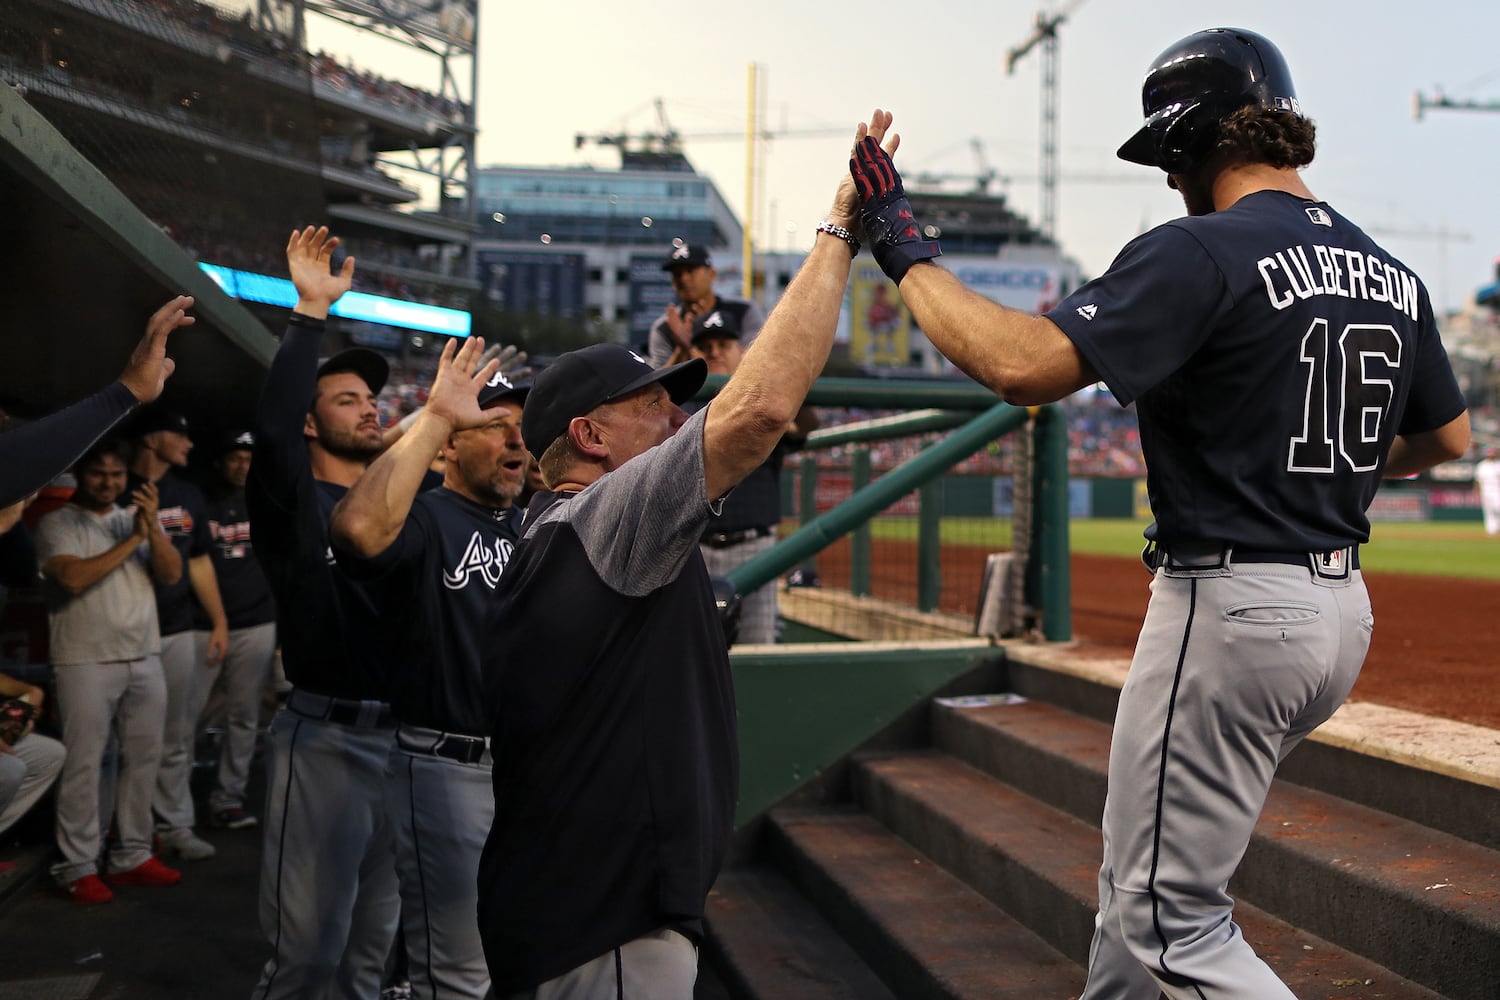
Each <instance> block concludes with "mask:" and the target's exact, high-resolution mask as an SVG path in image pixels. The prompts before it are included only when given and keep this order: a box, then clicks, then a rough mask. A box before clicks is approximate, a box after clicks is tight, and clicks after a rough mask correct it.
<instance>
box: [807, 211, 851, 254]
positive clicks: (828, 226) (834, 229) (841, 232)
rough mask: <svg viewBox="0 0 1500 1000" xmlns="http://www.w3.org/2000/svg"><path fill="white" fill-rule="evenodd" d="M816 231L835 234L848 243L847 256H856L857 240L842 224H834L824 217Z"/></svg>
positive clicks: (830, 234)
mask: <svg viewBox="0 0 1500 1000" xmlns="http://www.w3.org/2000/svg"><path fill="white" fill-rule="evenodd" d="M816 232H820V233H827V234H828V235H829V236H837V237H838V238H839V239H841V240H843V241H844V242H845V243H847V244H849V256H851V257H855V256H858V254H859V240H857V239H855V237H854V234H853V233H851V232H850V231H849V230H847V229H845V228H844V227H843V226H835V225H834V224H833V223H831V222H829V221H828V220H827V219H824V220H823V221H822V222H820V223H818V228H817V230H816Z"/></svg>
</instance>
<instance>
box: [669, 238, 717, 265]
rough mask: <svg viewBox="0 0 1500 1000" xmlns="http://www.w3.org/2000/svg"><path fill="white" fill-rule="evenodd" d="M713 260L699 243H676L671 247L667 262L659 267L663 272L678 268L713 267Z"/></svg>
mask: <svg viewBox="0 0 1500 1000" xmlns="http://www.w3.org/2000/svg"><path fill="white" fill-rule="evenodd" d="M713 266H714V261H713V258H712V257H710V256H709V255H708V248H707V247H705V246H703V245H702V244H701V243H678V244H676V245H675V246H673V247H672V252H671V253H669V254H667V262H666V263H665V264H663V265H662V266H661V269H662V270H663V271H673V270H676V269H677V268H679V267H713Z"/></svg>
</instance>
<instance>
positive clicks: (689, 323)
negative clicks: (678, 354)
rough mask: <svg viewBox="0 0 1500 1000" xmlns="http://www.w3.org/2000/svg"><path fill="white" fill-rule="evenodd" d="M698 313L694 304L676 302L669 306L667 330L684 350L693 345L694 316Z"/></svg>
mask: <svg viewBox="0 0 1500 1000" xmlns="http://www.w3.org/2000/svg"><path fill="white" fill-rule="evenodd" d="M696 315H697V312H696V310H695V309H694V308H693V307H692V306H685V307H684V306H679V305H678V304H677V303H675V302H674V303H672V304H671V305H669V306H667V332H668V333H670V334H671V335H672V339H673V340H674V341H675V342H676V343H677V345H678V346H679V347H681V348H683V349H684V350H687V349H691V348H692V346H693V318H694V316H696Z"/></svg>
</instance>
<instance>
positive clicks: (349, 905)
mask: <svg viewBox="0 0 1500 1000" xmlns="http://www.w3.org/2000/svg"><path fill="white" fill-rule="evenodd" d="M299 696H302V692H300V691H293V692H292V695H291V699H290V700H289V702H288V707H287V708H283V709H282V710H281V711H279V712H277V713H276V717H275V718H274V719H272V720H271V728H270V734H269V738H268V740H267V747H266V750H267V753H266V783H267V787H266V808H265V835H264V841H263V848H262V852H261V868H260V924H261V929H262V930H263V931H264V932H265V935H266V940H267V941H268V942H269V943H270V945H271V948H272V955H271V959H270V961H268V962H267V963H266V967H265V970H264V971H263V972H262V973H261V977H260V983H259V984H258V985H257V986H256V987H255V989H254V991H252V993H251V997H252V998H253V1000H273V998H290V997H295V998H298V1000H305V998H309V997H317V998H320V1000H322V998H328V1000H334V998H338V1000H369V998H372V997H377V996H379V995H380V988H381V979H382V977H383V975H384V972H385V963H386V958H387V956H388V955H389V953H390V950H391V942H392V941H393V940H394V938H395V936H396V923H397V920H398V919H399V916H400V906H401V898H400V895H399V893H398V892H397V888H396V866H395V861H394V856H393V853H392V847H391V841H392V836H391V826H390V823H388V822H387V821H386V811H385V796H384V791H385V773H386V768H387V766H388V764H389V761H390V755H391V744H392V732H393V730H392V729H391V728H390V726H389V725H388V724H386V725H376V724H369V725H361V724H356V723H348V724H346V723H339V722H331V721H325V720H323V719H317V718H309V717H308V716H306V715H302V714H299V713H298V712H296V711H294V710H293V709H292V707H291V706H292V705H295V704H297V703H298V700H299ZM312 697H313V698H317V697H318V696H312ZM322 700H324V701H326V700H327V699H322ZM362 704H364V705H366V706H369V707H370V709H371V711H370V712H369V713H368V716H369V718H370V719H371V720H373V719H374V718H375V716H376V711H375V709H377V708H380V709H383V708H384V706H380V705H378V703H375V702H365V703H362Z"/></svg>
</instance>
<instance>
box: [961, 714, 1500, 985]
mask: <svg viewBox="0 0 1500 1000" xmlns="http://www.w3.org/2000/svg"><path fill="white" fill-rule="evenodd" d="M933 733H934V740H935V742H936V743H937V745H938V746H939V747H940V748H941V749H943V750H945V751H946V752H948V753H950V754H952V755H953V756H955V757H957V758H958V759H960V760H963V761H965V762H967V763H969V764H971V765H973V766H975V767H977V768H979V769H980V770H982V771H984V772H986V773H987V774H990V775H992V776H994V777H995V778H998V779H999V780H1001V781H1004V782H1007V783H1009V784H1010V785H1012V786H1014V787H1016V788H1018V789H1019V790H1021V791H1023V792H1025V793H1026V794H1028V795H1032V796H1036V797H1037V798H1039V799H1041V800H1042V801H1044V802H1047V803H1049V804H1051V805H1053V806H1056V807H1057V808H1060V809H1062V810H1063V811H1065V812H1067V813H1068V814H1070V815H1071V816H1074V817H1076V818H1079V819H1081V820H1084V821H1086V822H1087V823H1089V824H1091V825H1097V824H1098V821H1099V816H1100V814H1101V813H1102V810H1103V805H1104V789H1105V781H1106V775H1107V766H1108V755H1109V738H1110V730H1109V727H1108V726H1105V725H1103V724H1102V723H1098V722H1095V721H1093V720H1090V719H1085V718H1083V717H1081V716H1077V715H1073V714H1072V713H1070V712H1065V711H1063V710H1061V709H1058V708H1055V707H1053V706H1050V705H1045V704H1041V703H1038V702H1027V703H1023V704H1018V705H1006V706H996V707H991V708H968V709H954V708H945V707H942V706H934V718H933ZM1231 891H1232V892H1233V893H1234V895H1235V896H1236V898H1239V899H1244V900H1246V901H1248V902H1252V903H1254V904H1255V905H1257V906H1259V907H1261V908H1263V909H1266V910H1269V911H1271V912H1274V913H1275V914H1277V915H1278V916H1279V917H1280V918H1282V919H1284V920H1286V921H1288V922H1290V923H1292V924H1295V925H1296V926H1297V927H1300V928H1302V929H1304V930H1307V931H1309V932H1311V933H1314V934H1317V935H1319V936H1321V937H1324V938H1326V939H1328V940H1330V941H1333V942H1335V943H1337V944H1338V945H1340V946H1342V947H1344V948H1348V949H1350V950H1351V951H1354V952H1357V953H1359V954H1361V955H1366V956H1369V957H1371V958H1372V959H1375V960H1376V961H1378V962H1379V963H1380V964H1382V965H1385V966H1387V967H1388V968H1390V969H1392V970H1394V971H1396V972H1398V973H1400V974H1401V975H1403V976H1406V977H1408V978H1410V979H1413V980H1415V981H1418V982H1422V983H1425V984H1427V985H1428V986H1430V987H1431V988H1433V989H1435V990H1438V991H1439V992H1442V993H1444V994H1446V995H1450V996H1454V997H1459V996H1476V997H1478V996H1483V997H1490V998H1492V997H1494V996H1495V993H1494V984H1495V983H1496V982H1500V852H1496V851H1494V850H1492V849H1489V848H1486V847H1481V846H1479V845H1477V844H1473V843H1470V842H1469V841H1466V840H1463V839H1461V838H1458V837H1454V836H1451V835H1449V834H1447V833H1444V832H1441V831H1438V830H1433V829H1430V828H1428V827H1424V826H1420V825H1418V824H1416V823H1412V822H1410V821H1408V820H1404V819H1400V818H1398V817H1395V816H1392V815H1390V814H1388V813H1383V812H1379V811H1376V810H1373V809H1370V808H1367V807H1365V806H1361V805H1357V804H1355V803H1351V802H1347V801H1344V800H1342V799H1338V798H1335V797H1333V796H1330V795H1326V794H1324V793H1322V792H1317V791H1313V790H1310V789H1306V788H1301V787H1299V786H1297V785H1293V784H1290V783H1288V782H1283V781H1279V780H1278V781H1276V782H1274V783H1273V785H1272V789H1271V794H1270V796H1269V797H1268V798H1267V801H1266V806H1265V809H1264V811H1263V813H1262V815H1261V818H1260V821H1259V823H1258V824H1257V826H1256V831H1255V835H1254V837H1253V839H1252V841H1251V844H1250V847H1249V850H1248V851H1247V852H1246V856H1245V860H1244V863H1243V864H1242V865H1241V867H1240V870H1239V872H1238V874H1237V875H1236V877H1235V879H1234V881H1233V883H1232V884H1231Z"/></svg>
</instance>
